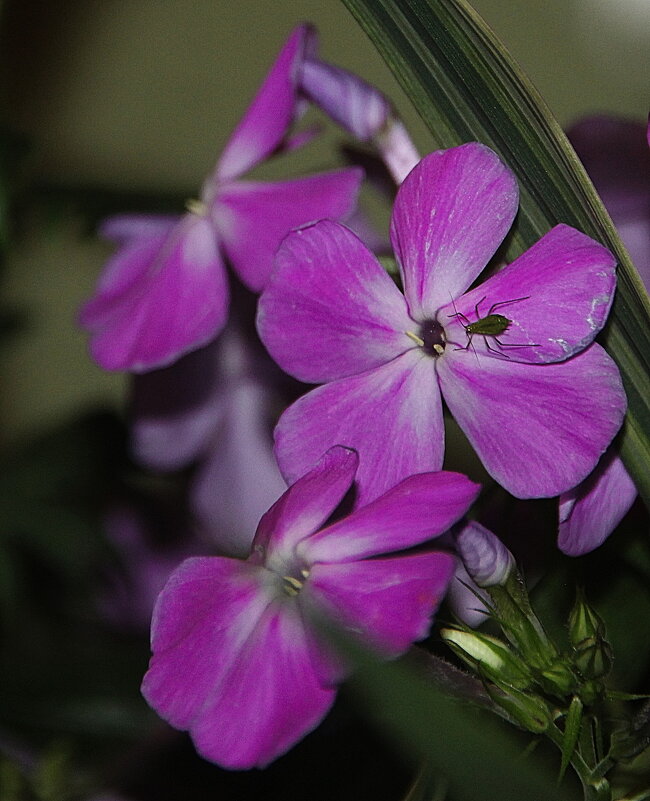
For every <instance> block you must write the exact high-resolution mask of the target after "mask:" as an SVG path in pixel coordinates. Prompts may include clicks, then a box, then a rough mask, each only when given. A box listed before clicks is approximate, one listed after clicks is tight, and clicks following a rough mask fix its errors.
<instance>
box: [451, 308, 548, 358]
mask: <svg viewBox="0 0 650 801" xmlns="http://www.w3.org/2000/svg"><path fill="white" fill-rule="evenodd" d="M486 297H487V296H486V295H484V296H483V297H482V298H481V299H480V300H479V302H478V303H477V304H476V306H474V312H475V314H476V320H475V321H474V322H473V323H472V322H470V321H469V320H468V319H467V317H466V316H465V315H464V314H462V312H459V311H457V312H456V313H455V314H450V315H449V317H458V319H459V320H460V321H461V323H462V324H463V328H464V329H465V333H466V334H467V345H465V347H464V348H456V350H469V348H470V346H471V344H472V338H473V337H474V335H475V334H479V335H480V336H482V337H483V342H485V347H486V348H487V349H488V350H489V351H491V352H492V353H497V354H498V355H499V356H503V357H504V358H506V359H509V358H510V357H509V356H508V354H507V353H503V350H497V349H496V348H493V347H491V346H490V343H489V342H488V339H487V338H488V337H492V338H493V340H494V342H496V343H497V345H498V346H499V348H501V349H503V348H526V347H531V348H532V347H536V346H535V345H529V344H528V343H527V342H526V343H523V342H522V343H514V342H501V341H500V340H499V336H500V335H501V334H503V333H505V332H506V331H507V330H508V328H509V327H510V323H511V322H512V320H509V319H508V318H507V317H504V316H503V315H502V314H495V313H494V311H495V309H498V308H500V307H501V306H507V305H509V304H510V303H519V301H522V300H528V298H529V297H530V295H526V297H523V298H513V299H512V300H502V301H499V302H498V303H493V304H492V305H491V306H490V308H489V309H488V313H487V314H486V316H485V317H481V313H480V312H479V306H480V305H481V303H483V301H484V300H485V298H486ZM452 304H453V306H454V309H455V308H456V304H455V303H453V301H452Z"/></svg>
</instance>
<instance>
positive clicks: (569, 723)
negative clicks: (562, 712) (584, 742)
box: [559, 695, 583, 781]
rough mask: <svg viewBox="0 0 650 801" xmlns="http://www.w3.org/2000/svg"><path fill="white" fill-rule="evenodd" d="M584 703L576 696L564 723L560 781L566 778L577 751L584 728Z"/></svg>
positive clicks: (572, 700)
mask: <svg viewBox="0 0 650 801" xmlns="http://www.w3.org/2000/svg"><path fill="white" fill-rule="evenodd" d="M582 709H583V704H582V701H581V700H580V699H579V698H578V696H577V695H574V696H573V698H572V699H571V704H570V705H569V711H568V712H567V715H566V720H565V722H564V737H563V738H562V764H561V766H560V777H559V778H560V781H562V779H563V778H564V774H565V773H566V769H567V768H568V767H569V765H570V764H571V757H572V756H573V752H574V751H575V750H576V745H577V744H578V738H579V737H580V727H581V726H582Z"/></svg>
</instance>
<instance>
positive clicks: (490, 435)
mask: <svg viewBox="0 0 650 801" xmlns="http://www.w3.org/2000/svg"><path fill="white" fill-rule="evenodd" d="M517 207H518V191H517V184H516V181H515V178H514V176H513V174H512V173H511V172H510V170H509V169H508V168H507V167H506V166H505V165H504V164H503V163H502V162H501V161H500V160H499V159H498V157H497V156H496V154H495V153H493V152H492V151H491V150H489V149H488V148H487V147H485V146H483V145H480V144H476V143H471V144H467V145H463V146H461V147H457V148H452V149H450V150H445V151H439V152H436V153H432V154H431V155H429V156H427V157H425V158H424V159H423V160H422V161H421V162H420V163H419V164H418V166H417V167H416V168H415V169H414V170H413V171H412V172H411V173H410V174H409V175H408V177H407V178H406V180H405V181H404V183H403V184H402V185H401V187H400V189H399V191H398V194H397V198H396V201H395V206H394V210H393V217H392V223H391V241H392V243H393V249H394V251H395V254H396V256H397V260H398V263H399V266H400V271H401V276H402V284H403V286H404V295H402V293H401V292H400V291H399V290H398V289H397V287H396V286H395V284H394V283H393V281H392V280H391V279H390V277H389V276H388V275H387V274H386V272H385V271H384V270H383V269H382V267H381V265H380V264H379V262H378V261H377V259H376V258H375V257H374V255H373V254H372V253H370V252H369V251H368V249H367V248H366V247H365V246H364V245H363V243H362V242H361V241H360V240H358V239H357V238H356V237H355V236H354V234H353V233H352V232H351V231H350V230H349V229H347V228H345V227H344V226H342V225H339V224H337V223H334V222H330V221H321V222H318V223H316V224H314V225H311V226H308V227H304V228H302V229H300V230H299V231H294V232H292V233H291V234H289V235H288V236H287V237H286V239H285V240H284V241H283V243H282V245H281V247H280V249H279V251H278V254H277V256H276V268H275V270H274V273H273V275H272V277H271V280H270V282H269V284H268V286H267V288H266V290H265V291H264V293H263V294H262V296H261V298H260V301H259V304H258V330H259V332H260V337H261V339H262V341H263V342H264V344H265V345H266V346H267V348H268V350H269V352H270V353H271V355H272V356H273V358H274V359H275V360H276V361H277V362H278V364H279V365H280V366H281V367H282V368H283V369H284V370H286V371H287V372H288V373H290V374H291V375H294V376H295V377H296V378H298V379H299V380H301V381H307V382H312V383H322V384H324V386H321V387H318V388H317V389H314V390H312V391H311V392H309V393H308V394H307V395H305V396H304V397H302V398H300V399H299V400H298V401H297V402H296V403H294V404H293V405H292V406H291V407H289V409H288V410H287V411H286V412H285V413H284V414H283V415H282V417H281V418H280V421H279V423H278V425H277V427H276V431H275V438H276V455H277V457H278V462H279V464H280V468H281V470H282V472H283V475H284V476H285V478H286V479H287V480H288V481H289V482H291V481H294V480H295V479H296V478H297V477H298V476H299V475H301V474H303V473H304V472H305V471H306V469H307V468H308V466H309V465H310V464H311V463H313V462H314V461H315V459H317V458H318V455H319V454H321V453H323V452H324V451H325V450H326V449H327V448H328V447H331V446H332V445H334V444H343V445H347V446H349V447H353V448H355V449H356V450H358V452H359V455H360V468H359V472H358V475H357V479H358V487H357V489H358V493H359V494H358V502H359V503H365V502H368V501H369V500H372V499H373V498H376V497H377V496H378V495H380V494H381V493H382V492H384V491H385V490H386V489H387V488H388V487H391V486H393V485H394V484H396V483H397V482H398V481H400V480H401V479H402V478H404V477H405V476H407V475H411V474H413V473H420V472H424V471H435V470H439V469H440V468H441V467H442V462H443V455H444V429H443V420H442V402H441V395H442V396H444V399H445V401H446V403H447V406H448V407H449V409H450V411H451V413H452V415H453V416H454V417H455V418H456V420H457V422H458V423H459V425H460V427H461V428H462V429H463V431H464V432H465V434H466V436H467V437H468V439H469V440H470V442H471V443H472V445H473V447H474V449H475V450H476V452H477V453H478V455H479V456H480V458H481V460H482V461H483V464H484V465H485V467H486V469H487V470H488V472H489V473H490V474H491V475H492V476H493V477H494V478H495V479H496V480H497V481H498V482H499V483H500V484H502V486H504V487H505V488H506V489H507V490H508V491H509V492H511V493H512V494H513V495H515V496H517V497H521V498H530V497H551V496H553V495H558V494H559V493H560V492H563V491H565V490H568V489H569V488H571V487H573V486H575V485H576V484H577V483H578V482H579V481H581V480H582V479H583V478H584V477H585V476H586V475H588V473H589V472H590V471H591V470H592V469H593V467H594V465H595V464H596V462H597V460H598V458H599V457H600V455H601V454H602V453H603V451H604V450H605V448H606V447H607V446H608V445H609V443H610V442H611V440H612V438H613V437H614V435H615V434H616V432H617V431H618V429H619V427H620V425H621V422H622V419H623V415H624V413H625V406H626V402H625V395H624V393H623V388H622V385H621V379H620V375H619V373H618V369H617V368H616V365H615V364H614V362H613V361H612V360H611V359H610V357H609V356H608V355H607V354H606V353H605V351H604V350H603V349H602V348H601V347H600V346H599V345H597V344H595V343H593V340H594V338H595V336H596V334H597V333H598V332H599V331H600V329H601V328H602V327H603V325H604V323H605V320H606V319H607V315H608V313H609V308H610V305H611V302H612V298H613V293H614V288H615V283H616V277H615V260H614V258H613V256H612V255H611V253H609V251H608V250H606V249H605V248H604V247H603V246H602V245H600V244H598V243H597V242H595V241H594V240H592V239H590V238H589V237H587V236H585V235H584V234H582V233H580V232H579V231H576V230H575V229H573V228H570V227H569V226H566V225H558V226H556V227H555V228H554V229H553V230H552V231H550V232H549V233H547V234H546V235H545V236H544V237H543V238H542V239H541V240H540V241H539V242H538V243H537V244H535V245H534V246H533V247H532V248H530V249H529V250H528V251H527V252H526V253H524V254H523V255H522V256H520V257H519V258H518V259H516V261H514V262H513V263H512V264H510V265H508V266H507V267H505V268H504V269H502V270H500V271H499V272H497V273H496V274H495V275H493V276H492V277H490V278H489V279H488V280H486V281H485V282H484V283H483V284H481V285H480V286H478V287H476V288H474V289H472V290H471V291H467V289H468V287H469V286H471V285H472V284H473V282H474V281H475V279H476V277H477V276H478V274H479V273H480V272H481V270H482V269H483V267H484V266H485V265H486V264H487V262H488V261H489V260H490V258H491V257H492V256H493V254H494V252H495V251H496V249H497V248H498V246H499V245H500V243H501V241H502V240H503V238H504V236H505V235H506V233H507V232H508V230H509V228H510V226H511V224H512V222H513V219H514V217H515V214H516V212H517ZM463 293H464V294H463ZM559 299H561V301H560V300H559ZM497 312H498V314H497ZM504 315H507V317H505V316H504ZM479 318H480V320H481V322H480V323H479V322H478V321H479ZM488 324H489V325H496V330H489V329H488V330H485V329H483V328H481V326H487V325H488ZM483 334H485V335H483Z"/></svg>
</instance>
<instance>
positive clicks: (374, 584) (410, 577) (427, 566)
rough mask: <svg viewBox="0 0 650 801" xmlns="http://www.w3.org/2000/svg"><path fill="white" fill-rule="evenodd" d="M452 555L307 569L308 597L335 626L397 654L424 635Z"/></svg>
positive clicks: (449, 573) (446, 578)
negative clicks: (309, 570) (328, 616)
mask: <svg viewBox="0 0 650 801" xmlns="http://www.w3.org/2000/svg"><path fill="white" fill-rule="evenodd" d="M454 562H455V560H454V557H453V556H451V555H450V554H447V553H421V554H416V555H412V556H402V557H393V558H391V559H367V560H364V561H360V562H346V563H345V564H316V565H314V566H313V567H312V569H311V572H310V575H309V581H308V585H307V586H308V588H309V594H310V596H311V597H313V598H314V599H315V602H318V603H320V604H321V606H323V607H324V608H325V609H329V610H331V612H332V614H333V616H334V617H335V619H336V620H337V621H338V622H341V623H343V625H344V626H345V627H347V628H350V629H351V630H352V632H354V634H355V635H359V634H360V635H361V636H362V637H363V638H364V639H365V640H367V641H368V642H370V643H371V644H372V645H374V646H375V647H377V648H379V649H380V650H381V651H382V652H383V653H384V654H385V655H386V656H398V655H399V654H401V653H403V652H404V651H406V649H407V648H408V647H409V645H410V644H411V643H412V642H413V641H414V640H421V639H423V638H424V637H426V636H427V634H428V632H429V627H430V625H431V618H432V616H433V613H434V612H435V610H436V609H437V608H438V604H439V603H440V600H441V599H442V596H443V595H444V593H445V590H446V588H447V585H448V583H449V580H450V578H451V576H452V575H453V572H454Z"/></svg>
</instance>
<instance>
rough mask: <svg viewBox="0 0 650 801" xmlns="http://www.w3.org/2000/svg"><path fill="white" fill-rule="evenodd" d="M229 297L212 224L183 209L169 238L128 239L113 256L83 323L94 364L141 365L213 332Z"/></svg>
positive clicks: (156, 363)
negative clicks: (87, 331)
mask: <svg viewBox="0 0 650 801" xmlns="http://www.w3.org/2000/svg"><path fill="white" fill-rule="evenodd" d="M228 302H229V297H228V285H227V280H226V274H225V270H224V267H223V264H222V261H221V256H220V255H219V250H218V247H217V241H216V239H215V233H214V229H213V227H212V224H211V223H210V221H209V220H207V219H206V218H204V217H198V216H196V215H193V214H187V215H185V216H184V217H183V218H182V219H181V221H180V222H179V223H178V224H177V225H176V226H175V227H174V228H173V229H172V231H171V232H170V233H169V234H168V235H167V236H166V237H163V238H161V237H157V238H152V239H145V240H142V241H140V240H136V241H130V242H129V243H128V244H127V245H126V246H125V247H124V248H123V249H122V250H120V251H119V252H118V253H117V255H116V256H114V257H113V259H112V260H111V262H109V264H108V267H107V269H106V272H105V274H104V276H102V279H100V282H99V284H98V292H97V294H96V296H95V297H94V298H92V299H91V300H90V301H88V303H86V305H85V306H84V307H83V309H82V311H81V314H80V322H81V324H82V325H83V326H84V327H85V328H87V329H88V330H89V331H90V333H91V343H90V350H91V353H92V355H93V358H94V359H95V360H96V361H97V362H98V364H100V365H101V366H102V367H104V368H105V369H106V370H130V371H133V372H141V371H145V370H151V369H153V368H154V367H163V366H165V365H166V364H169V363H170V362H171V361H173V360H174V359H176V358H178V357H179V356H181V355H183V354H184V353H186V352H188V351H190V350H193V349H195V348H197V347H199V346H200V345H203V344H204V343H205V342H207V341H208V340H209V339H211V338H212V337H213V336H215V334H216V333H217V332H218V331H219V330H220V329H221V327H222V326H223V324H224V323H225V319H226V314H227V310H228Z"/></svg>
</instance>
